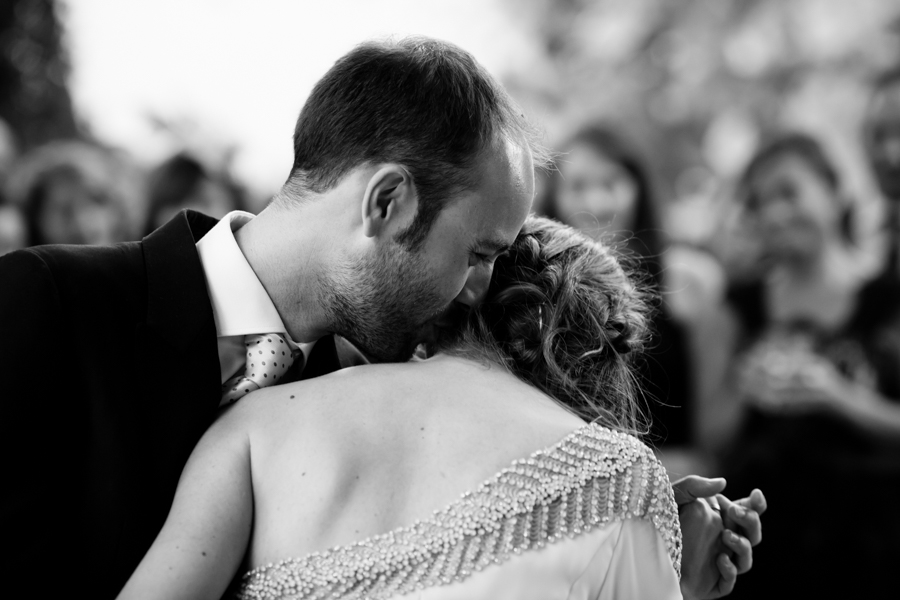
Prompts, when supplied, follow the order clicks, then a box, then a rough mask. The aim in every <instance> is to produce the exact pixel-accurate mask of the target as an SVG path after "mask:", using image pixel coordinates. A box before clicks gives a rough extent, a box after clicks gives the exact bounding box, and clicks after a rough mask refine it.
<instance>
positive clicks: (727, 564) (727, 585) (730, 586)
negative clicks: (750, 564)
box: [715, 553, 738, 598]
mask: <svg viewBox="0 0 900 600" xmlns="http://www.w3.org/2000/svg"><path fill="white" fill-rule="evenodd" d="M716 566H717V567H719V574H720V575H722V577H721V578H720V579H719V582H718V584H717V585H716V596H715V597H716V598H721V597H722V596H727V595H728V594H730V593H731V592H732V591H733V590H734V584H735V582H736V581H737V576H738V572H737V567H735V566H734V563H733V562H731V559H730V558H728V555H727V554H725V553H722V554H720V555H719V557H718V558H717V559H716Z"/></svg>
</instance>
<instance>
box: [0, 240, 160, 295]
mask: <svg viewBox="0 0 900 600" xmlns="http://www.w3.org/2000/svg"><path fill="white" fill-rule="evenodd" d="M140 246H141V245H140V242H125V243H121V244H115V245H111V246H77V245H49V246H35V247H32V248H25V249H23V250H17V251H15V252H11V253H9V254H7V255H4V256H3V257H0V278H2V279H3V280H5V281H8V282H9V281H14V280H15V279H17V278H35V277H44V278H48V279H50V280H52V281H54V282H55V283H56V284H57V285H60V286H63V287H66V286H76V287H81V288H84V287H85V286H88V285H95V284H96V283H97V282H98V280H106V281H109V282H119V283H121V284H127V285H131V284H132V281H131V279H132V278H133V277H136V276H138V275H139V274H142V272H143V264H144V261H143V256H142V252H141V247H140ZM129 274H132V275H131V276H129Z"/></svg>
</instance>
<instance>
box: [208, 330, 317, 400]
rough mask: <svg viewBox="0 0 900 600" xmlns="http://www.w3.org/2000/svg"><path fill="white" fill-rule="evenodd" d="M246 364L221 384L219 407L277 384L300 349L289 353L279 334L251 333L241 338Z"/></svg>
mask: <svg viewBox="0 0 900 600" xmlns="http://www.w3.org/2000/svg"><path fill="white" fill-rule="evenodd" d="M244 348H245V349H246V358H247V362H246V365H245V366H244V372H243V373H238V374H237V375H235V376H234V377H232V378H231V379H229V380H228V381H226V382H225V383H224V384H223V385H222V401H221V402H220V403H219V406H225V405H227V404H232V403H234V402H236V401H238V400H239V399H241V398H243V397H244V396H245V395H247V394H249V393H250V392H252V391H255V390H258V389H261V388H264V387H267V386H270V385H275V384H276V383H279V381H280V380H282V379H284V375H285V374H286V373H287V371H288V369H290V368H291V365H293V364H294V360H295V359H296V358H297V356H298V355H301V354H302V353H301V352H300V350H292V349H291V346H290V344H288V342H287V340H286V339H285V338H284V336H283V335H282V334H280V333H263V334H253V335H248V336H246V337H244Z"/></svg>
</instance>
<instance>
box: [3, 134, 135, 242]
mask: <svg viewBox="0 0 900 600" xmlns="http://www.w3.org/2000/svg"><path fill="white" fill-rule="evenodd" d="M8 192H9V200H10V201H11V202H12V203H13V204H16V205H18V206H19V207H20V208H21V210H22V213H23V215H24V217H25V222H26V226H27V229H28V245H30V246H37V245H40V244H111V243H115V242H122V241H127V240H132V239H135V238H136V235H135V234H136V233H137V232H136V231H135V226H134V221H135V219H134V213H135V212H136V210H137V206H138V204H139V200H140V178H139V176H138V173H137V171H136V170H135V169H134V167H133V165H131V164H130V163H129V161H128V160H127V159H126V158H125V157H123V156H122V155H120V154H117V153H115V152H113V151H110V150H108V149H105V148H100V147H97V146H94V145H91V144H87V143H84V142H79V141H57V142H51V143H49V144H45V145H44V146H41V147H39V148H37V149H35V150H33V151H31V152H30V153H28V154H26V155H24V156H23V157H22V158H21V159H20V161H19V162H18V163H17V165H16V170H15V172H14V173H12V174H11V175H10V178H9V184H8Z"/></svg>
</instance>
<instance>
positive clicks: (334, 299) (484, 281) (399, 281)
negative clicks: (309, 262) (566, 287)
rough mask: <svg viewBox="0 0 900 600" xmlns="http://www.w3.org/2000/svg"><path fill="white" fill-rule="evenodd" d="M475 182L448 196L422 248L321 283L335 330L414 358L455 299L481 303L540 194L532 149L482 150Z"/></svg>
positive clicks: (382, 253)
mask: <svg viewBox="0 0 900 600" xmlns="http://www.w3.org/2000/svg"><path fill="white" fill-rule="evenodd" d="M479 163H480V164H479V165H478V166H477V167H476V169H477V173H476V179H475V180H476V183H475V185H474V186H473V187H472V188H470V189H468V190H466V191H463V192H460V194H459V195H458V196H456V197H454V198H452V199H451V200H450V202H449V203H448V205H447V207H446V208H445V209H444V210H443V211H441V213H440V214H439V215H438V216H437V218H436V219H435V221H434V224H433V225H432V227H431V230H430V231H429V233H428V237H427V238H426V239H425V242H424V243H423V244H422V246H421V248H419V249H417V250H415V251H413V252H410V251H408V250H406V249H405V248H404V247H403V246H401V245H400V244H398V243H392V244H390V247H386V246H382V247H381V248H380V250H379V251H377V252H376V253H375V254H373V255H366V256H363V257H360V258H359V259H358V260H357V261H356V262H355V264H352V265H348V266H347V268H346V271H345V273H344V274H338V276H336V277H334V278H332V279H331V280H330V281H328V282H322V285H323V287H324V288H325V289H326V293H327V295H328V296H329V297H330V301H329V302H328V303H327V304H329V305H331V306H332V314H330V315H329V316H330V320H331V321H332V323H333V324H334V332H335V333H338V334H340V335H342V336H343V337H345V338H347V339H348V340H350V341H351V342H353V344H354V345H356V346H357V347H358V348H359V349H360V350H362V351H363V352H364V353H365V354H367V355H368V356H369V357H370V358H371V359H373V360H376V361H391V362H397V361H405V360H408V359H409V358H410V357H411V356H412V353H413V351H414V350H415V347H416V345H418V344H419V343H420V342H421V341H423V339H424V338H425V337H427V336H428V332H429V331H430V329H431V326H432V324H433V323H434V321H435V320H437V319H438V318H439V317H440V316H441V315H443V314H444V313H445V312H446V311H447V309H448V308H449V307H450V305H451V304H452V303H453V302H454V301H456V302H459V303H462V304H466V305H469V306H471V305H473V304H474V303H476V302H478V301H479V300H480V299H481V298H482V297H483V296H484V294H485V293H486V292H487V288H488V285H489V283H490V279H491V273H492V272H493V268H494V261H495V260H496V259H497V257H498V256H500V255H501V254H503V252H505V250H506V248H507V247H509V246H510V245H511V244H512V243H513V241H515V238H516V235H517V234H518V232H519V230H520V229H521V228H522V225H523V223H524V222H525V218H526V217H527V216H528V212H529V210H530V209H531V202H532V199H533V196H534V166H533V164H532V159H531V153H530V151H529V150H528V149H527V148H524V149H523V148H520V147H518V146H517V145H515V144H513V143H498V144H497V145H496V146H495V147H494V148H492V149H488V150H486V151H485V152H484V154H483V157H482V158H481V159H480V161H479Z"/></svg>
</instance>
